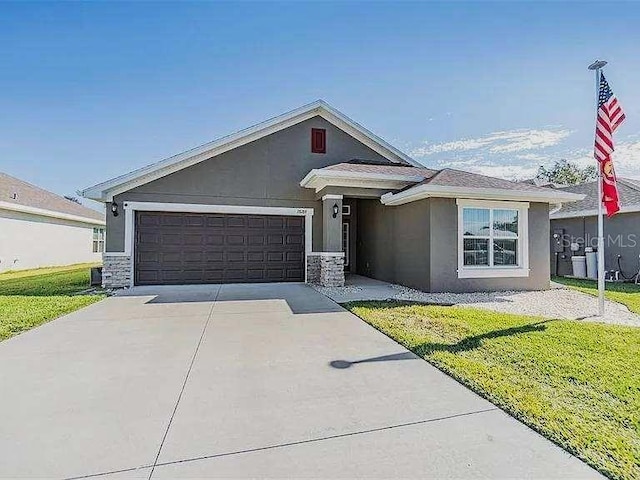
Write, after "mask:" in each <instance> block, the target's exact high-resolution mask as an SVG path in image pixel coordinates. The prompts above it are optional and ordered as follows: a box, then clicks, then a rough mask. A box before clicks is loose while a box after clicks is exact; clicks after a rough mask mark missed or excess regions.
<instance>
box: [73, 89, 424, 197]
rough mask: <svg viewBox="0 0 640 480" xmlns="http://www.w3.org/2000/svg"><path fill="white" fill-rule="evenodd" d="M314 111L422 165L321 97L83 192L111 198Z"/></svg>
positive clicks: (395, 158) (397, 159)
mask: <svg viewBox="0 0 640 480" xmlns="http://www.w3.org/2000/svg"><path fill="white" fill-rule="evenodd" d="M316 115H319V116H321V117H322V118H324V119H325V120H327V121H328V122H330V123H332V124H333V125H335V126H336V127H338V128H340V129H342V130H343V131H345V132H347V133H348V134H349V135H351V136H352V137H354V138H355V139H357V140H359V141H360V142H362V143H364V144H365V145H367V146H368V147H369V148H371V149H372V150H374V151H375V152H377V153H379V154H380V155H382V156H383V157H385V158H387V159H388V160H390V161H392V162H394V163H402V162H406V163H409V164H410V165H414V166H421V165H420V164H419V163H418V162H416V161H415V160H413V159H412V158H410V157H409V156H407V155H406V154H404V153H402V152H401V151H399V150H398V149H396V148H395V147H393V146H392V145H391V144H389V143H387V142H386V141H384V140H382V139H381V138H380V137H378V136H377V135H375V134H373V133H372V132H370V131H369V130H367V129H366V128H364V127H363V126H361V125H360V124H358V123H356V122H354V121H353V120H351V119H350V118H349V117H347V116H346V115H344V114H343V113H341V112H339V111H338V110H336V109H335V108H333V107H331V106H330V105H328V104H327V103H326V102H324V101H322V100H318V101H315V102H313V103H310V104H308V105H304V106H302V107H300V108H297V109H295V110H292V111H290V112H287V113H284V114H282V115H279V116H277V117H274V118H272V119H270V120H267V121H266V122H262V123H259V124H257V125H254V126H252V127H249V128H246V129H244V130H240V131H239V132H236V133H233V134H231V135H227V136H225V137H222V138H219V139H217V140H214V141H213V142H209V143H205V144H204V145H200V146H199V147H195V148H193V149H190V150H187V151H185V152H182V153H179V154H177V155H174V156H172V157H169V158H166V159H164V160H161V161H159V162H157V163H154V164H152V165H148V166H146V167H143V168H140V169H138V170H134V171H133V172H130V173H127V174H125V175H121V176H119V177H116V178H113V179H111V180H108V181H106V182H102V183H99V184H97V185H94V186H92V187H89V188H87V189H85V190H83V191H82V192H81V193H82V196H83V197H86V198H91V199H93V200H98V201H102V202H110V201H112V200H113V196H114V195H117V194H118V193H122V192H125V191H127V190H131V189H132V188H135V187H137V186H139V185H143V184H145V183H148V182H150V181H153V180H156V179H158V178H161V177H164V176H166V175H169V174H171V173H174V172H177V171H179V170H182V169H183V168H187V167H190V166H192V165H195V164H196V163H199V162H201V161H203V160H206V159H208V158H211V157H214V156H216V155H220V154H222V153H224V152H227V151H229V150H232V149H234V148H237V147H240V146H242V145H245V144H247V143H249V142H253V141H255V140H258V139H260V138H262V137H265V136H267V135H271V134H272V133H275V132H278V131H280V130H284V129H285V128H288V127H290V126H292V125H296V124H298V123H300V122H303V121H305V120H308V119H310V118H312V117H314V116H316Z"/></svg>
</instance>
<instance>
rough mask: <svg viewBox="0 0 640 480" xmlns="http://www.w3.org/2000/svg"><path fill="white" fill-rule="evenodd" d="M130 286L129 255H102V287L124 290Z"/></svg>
mask: <svg viewBox="0 0 640 480" xmlns="http://www.w3.org/2000/svg"><path fill="white" fill-rule="evenodd" d="M130 285H131V257H130V256H129V255H122V254H119V255H114V254H110V253H108V252H105V253H103V254H102V287H103V288H124V287H129V286H130Z"/></svg>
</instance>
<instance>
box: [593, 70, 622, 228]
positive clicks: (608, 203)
mask: <svg viewBox="0 0 640 480" xmlns="http://www.w3.org/2000/svg"><path fill="white" fill-rule="evenodd" d="M624 119H625V115H624V112H623V111H622V107H621V106H620V103H618V99H617V98H616V96H615V95H614V94H613V92H612V91H611V87H609V84H608V83H607V79H606V78H604V74H603V73H600V92H599V95H598V119H597V121H596V142H595V150H594V155H595V157H596V160H598V163H599V168H600V172H601V173H602V203H603V204H604V206H605V208H606V210H607V216H609V217H611V216H612V215H614V214H615V213H616V212H617V211H618V210H620V203H619V200H618V187H617V185H616V174H615V171H614V169H613V161H612V158H611V155H612V154H613V151H614V150H615V149H614V146H613V132H615V131H616V129H617V128H618V127H619V126H620V124H621V123H622V122H623V121H624Z"/></svg>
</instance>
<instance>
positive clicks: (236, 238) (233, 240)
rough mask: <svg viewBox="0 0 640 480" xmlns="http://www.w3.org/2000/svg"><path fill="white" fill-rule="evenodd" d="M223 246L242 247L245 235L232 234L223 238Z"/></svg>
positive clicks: (245, 238)
mask: <svg viewBox="0 0 640 480" xmlns="http://www.w3.org/2000/svg"><path fill="white" fill-rule="evenodd" d="M224 240H225V242H224V243H225V244H227V245H244V244H245V243H247V242H246V240H247V237H246V235H242V234H240V233H233V234H229V235H227V236H225V238H224Z"/></svg>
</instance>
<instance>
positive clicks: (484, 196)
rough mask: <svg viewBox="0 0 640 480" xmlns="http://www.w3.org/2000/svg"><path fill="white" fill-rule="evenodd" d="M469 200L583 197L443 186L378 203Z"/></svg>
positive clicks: (550, 200) (400, 194)
mask: <svg viewBox="0 0 640 480" xmlns="http://www.w3.org/2000/svg"><path fill="white" fill-rule="evenodd" d="M430 197H440V198H470V199H478V200H513V201H529V202H541V203H557V202H575V201H578V200H582V199H583V198H584V195H582V194H577V193H569V192H560V191H557V190H551V189H549V191H548V192H547V191H544V190H543V189H540V191H535V190H533V191H532V190H507V189H497V188H473V187H453V186H451V187H450V186H444V185H429V184H425V185H417V186H415V187H413V188H410V189H408V190H405V191H403V192H398V193H386V194H384V195H383V196H382V197H381V198H380V201H381V202H382V203H383V204H384V205H390V206H393V205H404V204H405V203H410V202H414V201H416V200H421V199H423V198H430Z"/></svg>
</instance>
